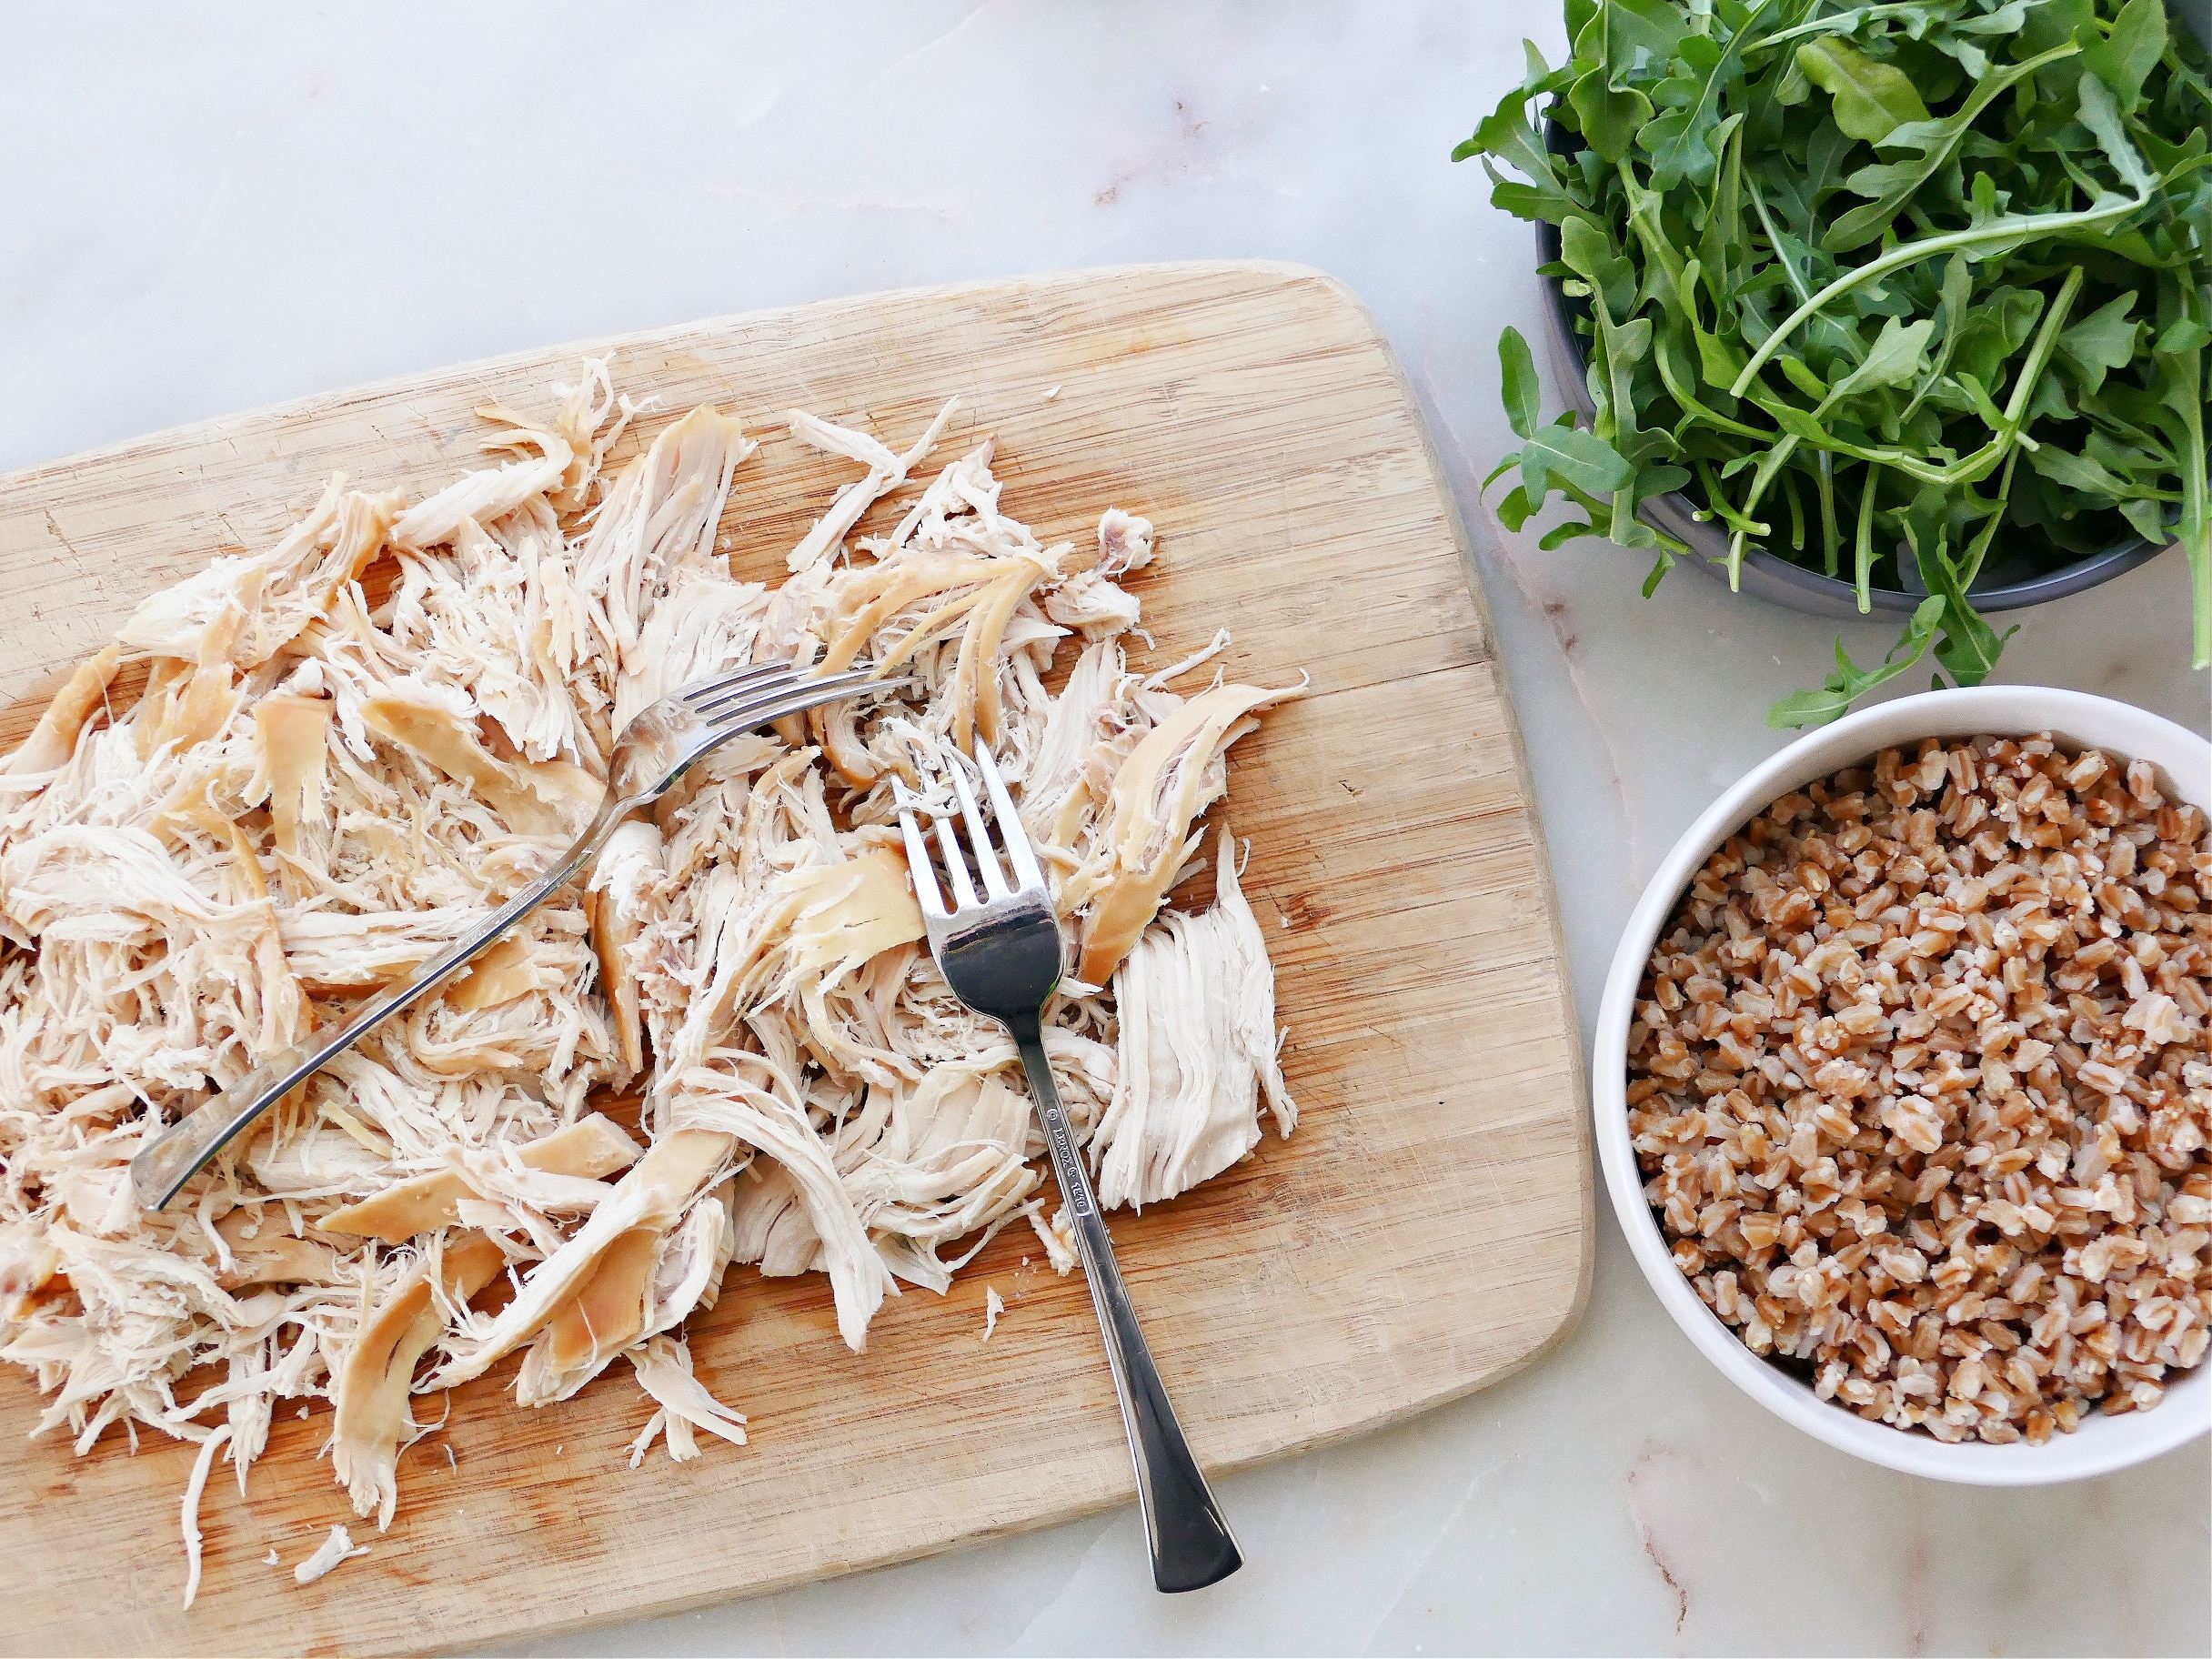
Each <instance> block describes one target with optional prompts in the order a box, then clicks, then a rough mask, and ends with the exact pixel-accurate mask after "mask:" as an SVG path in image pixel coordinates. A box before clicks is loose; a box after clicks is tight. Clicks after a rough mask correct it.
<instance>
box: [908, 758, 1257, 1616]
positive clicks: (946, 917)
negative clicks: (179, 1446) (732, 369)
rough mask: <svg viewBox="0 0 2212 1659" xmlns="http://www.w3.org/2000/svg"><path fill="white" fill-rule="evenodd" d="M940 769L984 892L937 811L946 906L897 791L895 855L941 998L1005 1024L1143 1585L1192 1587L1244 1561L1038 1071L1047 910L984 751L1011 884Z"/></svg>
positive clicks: (948, 765) (1049, 985) (961, 781)
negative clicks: (1131, 1494) (1079, 1302)
mask: <svg viewBox="0 0 2212 1659" xmlns="http://www.w3.org/2000/svg"><path fill="white" fill-rule="evenodd" d="M940 764H941V768H942V769H943V771H944V773H945V774H946V776H947V778H948V779H950V783H951V786H952V791H953V793H954V794H955V795H956V796H957V797H958V798H959V799H960V816H961V817H962V818H963V819H966V820H967V825H968V838H969V842H970V851H971V852H972V854H973V857H974V862H975V867H976V870H977V872H978V873H979V874H980V876H981V878H982V881H983V890H984V896H983V898H981V899H980V900H979V899H978V898H977V897H976V891H975V885H974V882H973V881H972V880H970V877H969V873H968V864H967V861H966V860H965V859H964V858H963V857H962V853H961V849H960V840H959V839H958V837H957V836H956V835H955V834H954V832H953V829H952V825H951V823H950V820H949V819H947V818H944V817H939V818H938V819H937V820H936V822H937V835H938V840H939V842H940V845H941V847H942V848H943V850H944V862H945V875H946V877H947V879H948V880H950V883H951V888H952V904H951V906H950V909H948V908H947V906H946V904H945V900H944V897H943V895H942V894H941V893H940V890H939V889H938V885H937V876H936V873H935V871H934V870H932V868H931V865H930V848H929V843H928V842H927V841H926V840H924V839H923V837H922V832H921V829H920V827H919V826H918V825H917V824H916V823H915V821H914V809H916V808H918V807H919V806H920V804H921V803H920V802H919V801H918V800H916V799H914V797H913V796H911V795H910V794H909V793H907V792H906V791H904V790H903V789H901V790H900V814H899V824H900V829H902V830H903V831H904V832H905V836H906V856H907V862H908V864H909V866H910V868H911V870H912V871H913V877H914V894H915V897H916V898H917V899H918V900H920V904H921V915H922V922H923V925H924V927H925V928H926V929H927V930H928V933H929V937H930V954H931V955H932V956H934V957H935V958H936V959H937V965H938V967H939V968H940V970H942V971H943V973H944V976H945V982H946V983H947V984H948V985H950V987H951V988H952V990H953V993H954V994H955V995H956V996H958V997H959V998H960V1000H961V1001H963V1002H965V1003H966V1004H967V1005H968V1006H969V1007H970V1008H972V1009H974V1010H976V1011H977V1012H978V1013H980V1014H987V1015H989V1016H990V1018H991V1019H993V1020H996V1021H999V1023H1000V1024H1001V1025H1003V1026H1005V1027H1006V1029H1007V1031H1009V1032H1010V1034H1011V1035H1012V1037H1013V1040H1014V1046H1015V1047H1016V1048H1017V1049H1019V1050H1020V1051H1021V1065H1022V1069H1023V1070H1024V1071H1027V1072H1028V1073H1029V1080H1030V1095H1031V1099H1032V1100H1033V1101H1035V1102H1036V1105H1037V1115H1038V1116H1039V1118H1040V1119H1041V1120H1042V1121H1043V1123H1044V1129H1045V1144H1046V1145H1047V1146H1048V1147H1050V1148H1051V1155H1052V1170H1053V1172H1054V1173H1055V1174H1057V1175H1058V1176H1059V1177H1060V1190H1061V1195H1062V1196H1063V1197H1064V1198H1065V1199H1066V1200H1067V1204H1068V1214H1069V1216H1070V1217H1071V1220H1072V1222H1073V1224H1074V1229H1075V1246H1076V1250H1077V1252H1078V1253H1079V1254H1080V1255H1081V1257H1082V1262H1083V1276H1084V1277H1085V1278H1086V1279H1087V1280H1088V1281H1089V1282H1090V1284H1091V1303H1092V1305H1093V1306H1094V1307H1095V1308H1096V1309H1097V1310H1098V1316H1099V1328H1100V1330H1101V1332H1104V1334H1105V1338H1106V1359H1107V1362H1108V1364H1109V1365H1111V1367H1112V1370H1113V1385H1114V1392H1115V1393H1116V1394H1117V1395H1119V1396H1120V1398H1121V1423H1122V1426H1123V1427H1124V1428H1125V1429H1126V1430H1127V1431H1128V1433H1129V1451H1130V1456H1131V1458H1132V1459H1133V1460H1134V1462H1135V1463H1136V1466H1137V1505H1138V1508H1139V1510H1140V1511H1141V1513H1142V1514H1143V1516H1144V1532H1145V1539H1146V1542H1147V1543H1149V1544H1150V1546H1151V1555H1152V1583H1153V1584H1156V1585H1158V1586H1159V1587H1160V1588H1161V1590H1166V1591H1179V1590H1201V1589H1203V1588H1204V1587H1205V1586H1206V1585H1208V1584H1214V1583H1217V1582H1218V1581H1220V1580H1222V1579H1224V1578H1227V1577H1228V1576H1229V1575H1230V1574H1232V1573H1233V1572H1235V1571H1236V1570H1237V1569H1238V1568H1239V1567H1241V1566H1242V1565H1243V1564H1244V1557H1243V1555H1242V1553H1239V1551H1238V1549H1237V1542H1236V1539H1235V1537H1234V1536H1233V1535H1232V1533H1231V1532H1230V1530H1229V1522H1228V1519H1227V1517H1226V1516H1224V1515H1223V1514H1222V1510H1221V1505H1220V1504H1219V1503H1215V1502H1214V1497H1213V1493H1212V1490H1211V1489H1210V1488H1209V1487H1208V1486H1207V1484H1206V1477H1205V1474H1204V1473H1203V1472H1202V1470H1201V1469H1200V1468H1199V1466H1198V1460H1197V1459H1196V1458H1195V1457H1193V1456H1191V1448H1190V1445H1189V1443H1187V1442H1185V1441H1184V1439H1183V1433H1182V1427H1181V1424H1180V1423H1177V1422H1176V1421H1175V1409H1174V1407H1173V1406H1171V1404H1169V1403H1168V1393H1167V1390H1166V1388H1165V1387H1164V1386H1162V1384H1161V1381H1160V1372H1159V1371H1158V1370H1157V1368H1155V1367H1154V1365H1153V1364H1152V1353H1151V1349H1150V1348H1148V1347H1147V1346H1146V1345H1145V1342H1144V1332H1142V1331H1141V1330H1140V1329H1139V1328H1138V1324H1137V1312H1136V1310H1135V1308H1133V1307H1131V1305H1130V1300H1129V1291H1128V1288H1127V1287H1126V1286H1125V1285H1124V1284H1123V1283H1122V1282H1121V1269H1120V1268H1119V1267H1117V1266H1116V1265H1115V1264H1114V1259H1113V1241H1112V1240H1111V1238H1110V1237H1109V1236H1108V1234H1107V1232H1106V1223H1105V1222H1104V1220H1103V1219H1102V1218H1101V1216H1100V1214H1099V1206H1098V1201H1097V1199H1096V1198H1095V1197H1094V1196H1093V1195H1092V1193H1091V1177H1090V1174H1089V1172H1088V1171H1086V1170H1085V1169H1084V1168H1083V1161H1082V1158H1081V1155H1080V1154H1079V1153H1078V1152H1077V1151H1076V1149H1075V1137H1074V1135H1073V1134H1072V1133H1071V1131H1070V1130H1069V1127H1068V1115H1067V1113H1066V1112H1065V1111H1062V1110H1061V1104H1060V1095H1059V1093H1058V1091H1056V1090H1055V1089H1054V1088H1053V1085H1052V1070H1051V1066H1050V1065H1048V1064H1047V1063H1046V1061H1045V1056H1044V1041H1043V1037H1042V1032H1041V1024H1040V1019H1039V1016H1040V1015H1041V1012H1042V1011H1043V1009H1044V1005H1045V1003H1046V1001H1047V1000H1049V999H1050V998H1051V994H1052V990H1053V988H1054V987H1055V986H1057V985H1058V984H1059V983H1060V976H1061V936H1060V920H1059V918H1058V917H1057V916H1055V915H1054V914H1053V911H1052V899H1051V893H1050V892H1049V891H1047V890H1046V888H1045V882H1044V877H1043V875H1042V873H1041V871H1040V870H1038V868H1037V860H1036V856H1035V855H1034V854H1033V853H1032V852H1031V850H1030V842H1029V836H1028V834H1027V833H1026V832H1025V831H1024V830H1023V829H1022V827H1021V818H1020V817H1019V816H1018V815H1017V814H1016V812H1015V810H1014V803H1013V801H1012V800H1011V799H1010V798H1009V796H1008V795H1007V792H1006V784H1005V782H1004V780H1003V779H1000V776H999V769H998V767H997V765H996V764H995V763H994V762H993V761H992V759H991V758H990V750H989V749H987V748H984V747H982V746H981V745H978V747H977V749H976V752H975V761H974V765H975V767H976V769H977V770H978V771H979V772H980V774H981V775H982V779H983V784H984V789H985V790H986V792H987V793H988V794H989V795H990V805H991V812H992V816H994V817H995V818H996V819H998V822H999V833H1000V838H1001V839H1002V840H1004V841H1005V843H1006V858H1007V860H1008V862H1009V863H1010V865H1011V867H1012V870H1013V882H1012V884H1011V885H1009V884H1008V881H1007V879H1006V875H1005V872H1004V871H1003V870H1001V869H1000V863H999V855H998V853H997V852H996V851H995V850H993V848H992V845H991V839H990V829H989V828H988V827H987V826H986V824H985V823H984V819H983V813H982V810H981V809H980V807H979V806H978V805H977V803H976V798H975V792H974V790H973V789H971V788H970V785H969V782H968V779H967V776H966V773H965V771H964V769H963V763H962V761H961V759H960V756H959V755H958V753H957V752H956V751H954V750H952V749H950V748H947V749H943V750H942V751H941V756H940Z"/></svg>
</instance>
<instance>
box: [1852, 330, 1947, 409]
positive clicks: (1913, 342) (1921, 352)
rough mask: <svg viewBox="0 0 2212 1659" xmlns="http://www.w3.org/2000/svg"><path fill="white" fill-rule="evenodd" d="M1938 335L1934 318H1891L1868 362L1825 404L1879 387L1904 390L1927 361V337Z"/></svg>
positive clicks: (1869, 355) (1854, 370) (1858, 368)
mask: <svg viewBox="0 0 2212 1659" xmlns="http://www.w3.org/2000/svg"><path fill="white" fill-rule="evenodd" d="M1933 333H1935V318H1934V317H1922V318H1921V319H1920V320H1919V321H1918V322H1915V323H1901V322H1899V321H1898V320H1897V319H1896V318H1895V317H1891V318H1890V319H1889V320H1888V321H1886V322H1885V323H1884V324H1883V325H1882V333H1881V336H1880V337H1879V338H1877V339H1876V340H1875V343H1874V349H1873V350H1872V351H1870V352H1868V353H1867V354H1866V360H1865V362H1864V363H1862V364H1860V365H1859V366H1858V367H1856V368H1855V369H1853V370H1852V371H1851V372H1850V373H1849V374H1848V375H1845V377H1843V378H1842V379H1841V380H1839V381H1837V382H1836V383H1835V389H1834V390H1833V391H1831V392H1830V393H1829V394H1828V396H1827V397H1826V398H1825V399H1824V401H1825V402H1826V403H1835V402H1838V401H1840V400H1841V399H1843V398H1845V397H1853V396H1855V395H1856V394H1857V393H1860V392H1864V391H1867V390H1870V389H1871V388H1873V387H1877V386H1903V385H1905V383H1906V382H1908V381H1910V380H1913V379H1915V378H1916V377H1918V375H1919V373H1920V367H1921V365H1922V364H1923V363H1925V361H1926V360H1927V351H1928V336H1929V335H1931V334H1933Z"/></svg>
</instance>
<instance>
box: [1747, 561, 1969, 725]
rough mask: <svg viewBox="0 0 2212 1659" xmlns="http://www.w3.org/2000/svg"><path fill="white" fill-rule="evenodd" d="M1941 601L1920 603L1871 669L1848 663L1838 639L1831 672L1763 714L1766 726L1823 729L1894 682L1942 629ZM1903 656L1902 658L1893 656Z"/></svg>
mask: <svg viewBox="0 0 2212 1659" xmlns="http://www.w3.org/2000/svg"><path fill="white" fill-rule="evenodd" d="M1943 613H1944V600H1943V598H1942V596H1941V595H1939V594H1933V595H1930V596H1929V597H1928V598H1925V599H1923V600H1922V601H1921V602H1920V608H1918V609H1917V610H1915V611H1914V612H1913V619H1912V620H1911V621H1910V622H1908V623H1906V624H1905V637H1904V638H1901V639H1899V640H1898V641H1897V643H1896V644H1895V645H1894V646H1892V647H1890V649H1889V654H1888V655H1887V656H1885V657H1884V658H1883V659H1882V660H1881V662H1880V663H1879V664H1877V665H1876V666H1875V667H1874V668H1872V669H1862V668H1860V667H1859V665H1858V664H1857V663H1855V662H1854V661H1852V660H1851V654H1850V653H1849V652H1848V651H1846V650H1845V649H1844V641H1843V638H1842V636H1841V635H1838V636H1837V637H1836V641H1835V673H1833V674H1831V675H1829V676H1828V678H1827V679H1825V680H1824V681H1823V682H1822V683H1821V688H1820V689H1819V690H1817V691H1793V692H1792V693H1791V694H1790V695H1789V696H1787V697H1785V698H1784V699H1781V701H1779V702H1777V703H1776V704H1775V706H1774V707H1773V708H1771V709H1768V710H1767V711H1766V723H1767V724H1768V725H1769V726H1773V727H1775V728H1777V729H1787V728H1790V727H1803V726H1825V725H1826V724H1827V723H1828V722H1829V721H1830V720H1833V719H1835V718H1836V717H1838V716H1839V715H1841V714H1842V713H1843V712H1844V711H1845V709H1848V708H1850V707H1851V705H1852V704H1853V703H1855V702H1856V701H1857V700H1858V699H1860V698H1862V697H1864V696H1865V695H1866V693H1867V692H1869V691H1871V690H1873V689H1875V687H1876V686H1878V685H1881V684H1883V683H1884V682H1885V681H1887V680H1892V679H1896V678H1897V676H1898V675H1900V674H1902V673H1904V672H1905V670H1906V669H1909V668H1911V667H1912V666H1913V665H1914V664H1915V663H1916V662H1918V661H1919V660H1920V659H1921V658H1922V657H1924V656H1925V655H1926V654H1927V649H1928V642H1929V641H1930V640H1932V639H1934V638H1935V630H1936V629H1937V628H1940V627H1942V625H1943ZM1900 651H1902V652H1904V653H1905V655H1904V656H1903V657H1899V656H1898V655H1897V653H1898V652H1900Z"/></svg>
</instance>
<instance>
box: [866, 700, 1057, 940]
mask: <svg viewBox="0 0 2212 1659" xmlns="http://www.w3.org/2000/svg"><path fill="white" fill-rule="evenodd" d="M935 759H936V761H937V769H938V770H939V771H940V772H941V773H942V774H943V775H944V778H945V779H946V780H947V781H948V782H950V785H951V788H952V793H953V796H954V798H955V799H957V800H958V801H959V803H960V817H961V818H962V819H964V820H965V821H966V823H967V826H968V840H967V843H966V845H965V846H963V844H962V843H961V841H960V838H959V837H958V836H957V835H956V834H955V833H954V831H953V828H952V819H951V817H950V814H949V813H946V812H943V811H938V810H932V809H931V808H930V803H929V802H928V801H927V800H926V799H923V798H921V797H919V796H917V795H915V794H914V793H913V792H912V791H910V789H907V788H906V786H905V785H903V784H899V783H894V785H893V794H894V796H895V797H896V799H898V802H899V828H900V832H901V833H902V834H903V835H904V836H905V837H906V857H907V863H908V865H909V867H910V869H911V870H912V872H913V877H914V896H915V898H916V899H917V900H919V901H920V905H921V911H922V915H923V916H924V917H925V918H927V919H930V920H947V919H949V918H950V917H951V916H954V915H957V914H959V913H960V912H961V911H964V910H978V909H980V908H982V907H983V906H985V905H988V904H991V903H994V902H996V901H998V900H1003V899H1012V898H1016V897H1027V896H1029V895H1031V894H1039V893H1042V892H1043V891H1044V890H1045V884H1044V875H1043V872H1042V871H1041V870H1039V869H1038V867H1037V859H1036V855H1035V854H1034V853H1033V852H1032V851H1031V850H1030V838H1029V834H1028V832H1027V831H1026V830H1025V829H1023V828H1022V827H1021V814H1020V813H1019V812H1017V811H1016V810H1015V809H1014V802H1013V798H1012V797H1011V796H1010V795H1009V794H1008V793H1007V790H1006V780H1005V779H1003V778H1002V777H1000V774H999V767H998V762H997V761H995V760H994V759H991V754H990V749H989V748H987V747H985V746H984V745H981V744H978V745H977V747H976V750H975V755H974V758H973V759H970V758H969V757H967V756H965V755H962V754H961V753H960V751H959V750H958V749H954V748H953V747H952V746H951V745H950V743H945V742H940V743H939V744H938V746H937V752H936V755H935ZM970 767H972V768H973V769H975V771H976V772H977V773H978V774H979V775H980V777H981V778H982V780H983V789H984V793H985V794H987V795H988V796H989V797H990V809H991V816H992V817H993V818H995V819H997V820H998V826H999V839H1000V841H1002V842H1003V843H1004V856H1005V860H1006V866H1005V867H1002V866H1001V865H1000V849H999V848H998V847H996V846H994V845H993V843H992V840H991V834H990V825H989V824H988V823H987V822H986V821H985V819H984V816H983V809H982V808H981V806H980V804H979V803H978V801H977V799H976V794H975V790H974V789H973V788H972V787H971V786H970V783H969V781H968V770H969V769H970ZM917 811H922V812H927V813H929V815H930V817H931V818H933V819H935V820H936V823H937V840H938V844H939V846H940V848H941V849H942V850H943V853H944V865H945V877H946V880H947V881H948V882H949V883H950V887H951V890H952V902H951V905H950V908H948V907H947V905H946V903H945V900H944V896H943V894H942V892H941V891H940V889H939V887H938V883H937V874H936V871H935V870H933V869H932V868H931V860H930V849H929V843H928V841H927V840H925V839H924V837H923V835H922V832H921V829H920V826H919V825H918V824H917V823H916V822H915V820H914V815H915V813H916V812H917ZM970 860H972V862H973V866H974V870H975V872H976V874H978V875H980V877H981V878H982V882H983V896H982V897H981V898H980V899H979V898H978V897H977V896H976V889H975V882H974V880H973V879H971V877H970V873H969V870H970ZM1009 867H1010V869H1011V871H1012V875H1013V880H1012V882H1011V884H1009V882H1008V880H1007V869H1008V868H1009Z"/></svg>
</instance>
